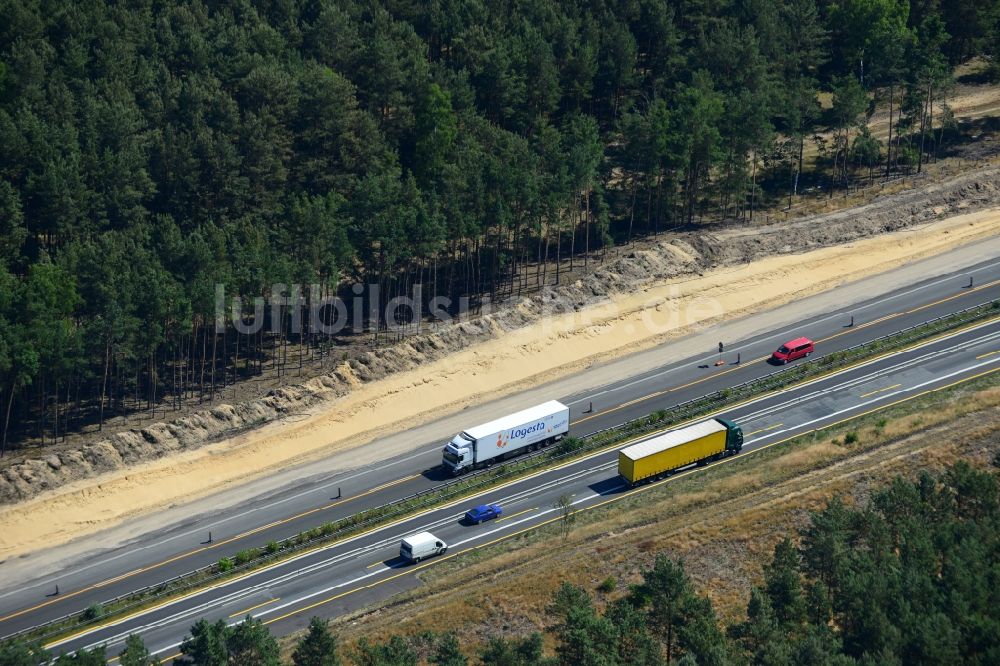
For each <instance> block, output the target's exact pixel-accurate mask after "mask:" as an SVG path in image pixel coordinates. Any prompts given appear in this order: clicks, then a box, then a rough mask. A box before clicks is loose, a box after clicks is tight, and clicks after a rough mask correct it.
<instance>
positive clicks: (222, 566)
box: [219, 557, 233, 573]
mask: <svg viewBox="0 0 1000 666" xmlns="http://www.w3.org/2000/svg"><path fill="white" fill-rule="evenodd" d="M232 568H233V561H232V560H231V559H229V558H228V557H223V558H220V559H219V571H221V572H223V573H225V572H227V571H230V570H231V569H232Z"/></svg>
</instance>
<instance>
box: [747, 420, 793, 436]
mask: <svg viewBox="0 0 1000 666" xmlns="http://www.w3.org/2000/svg"><path fill="white" fill-rule="evenodd" d="M783 425H785V424H784V423H775V424H774V425H773V426H767V427H766V428H761V429H760V430H754V431H753V432H748V433H747V437H752V436H753V435H757V434H759V433H762V432H767V431H768V430H774V429H775V428H780V427H781V426H783Z"/></svg>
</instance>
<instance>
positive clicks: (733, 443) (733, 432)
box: [716, 418, 743, 456]
mask: <svg viewBox="0 0 1000 666" xmlns="http://www.w3.org/2000/svg"><path fill="white" fill-rule="evenodd" d="M716 421H718V422H719V423H721V424H722V425H724V426H726V452H725V455H727V456H735V455H736V454H737V453H739V452H740V451H741V450H742V449H743V428H741V427H739V426H738V425H736V423H734V422H733V421H730V420H728V419H718V418H717V419H716Z"/></svg>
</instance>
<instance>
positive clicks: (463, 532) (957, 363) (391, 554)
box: [52, 321, 1000, 658]
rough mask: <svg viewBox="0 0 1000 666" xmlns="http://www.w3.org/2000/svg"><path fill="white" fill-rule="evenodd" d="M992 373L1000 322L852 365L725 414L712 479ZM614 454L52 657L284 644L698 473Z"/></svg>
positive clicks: (208, 594) (308, 557)
mask: <svg viewBox="0 0 1000 666" xmlns="http://www.w3.org/2000/svg"><path fill="white" fill-rule="evenodd" d="M997 370H1000V322H996V321H995V322H990V323H988V324H981V325H978V326H975V327H972V328H970V329H968V330H965V331H963V332H960V333H956V334H951V335H948V336H946V337H944V338H942V339H939V340H937V341H934V342H932V343H928V344H924V345H920V346H918V347H915V348H912V349H909V350H906V351H903V352H897V353H893V354H890V355H887V356H885V357H883V358H880V359H877V360H874V361H870V362H865V363H859V364H857V365H856V366H853V367H851V368H849V369H845V370H843V371H841V372H838V373H836V374H833V375H829V376H826V377H823V378H819V379H816V380H812V381H809V382H806V383H804V384H802V385H800V386H797V387H795V388H793V389H791V390H787V391H783V392H780V393H776V394H774V395H770V396H765V397H762V398H758V399H754V400H751V401H748V402H747V403H745V404H743V405H740V406H737V407H733V408H731V409H727V410H724V411H723V412H722V413H720V416H723V417H725V418H731V419H733V420H736V421H737V422H738V423H740V424H741V425H742V426H743V428H744V431H745V433H746V445H745V447H744V454H743V455H741V456H738V457H736V458H732V459H727V460H725V461H722V462H720V463H715V464H714V465H710V466H709V467H708V468H707V469H711V468H712V467H714V466H716V465H720V464H733V463H735V462H738V461H741V460H746V456H747V455H748V454H750V453H752V452H753V451H759V450H762V449H764V448H767V447H769V446H773V445H775V444H777V443H780V442H783V441H786V440H787V439H789V438H791V437H794V436H796V435H799V434H802V433H804V432H809V431H811V430H813V429H816V428H820V427H823V426H825V425H829V424H831V423H836V422H840V421H843V420H844V419H848V418H851V417H853V416H856V415H858V414H862V413H866V412H869V411H872V410H875V409H879V408H882V407H885V406H887V405H891V404H896V403H899V402H901V401H905V400H908V399H911V398H913V397H916V396H919V395H923V394H925V393H927V392H928V391H932V390H935V389H938V388H941V387H944V386H948V385H953V384H955V383H957V382H961V381H963V380H967V379H969V378H972V377H977V376H982V375H984V374H987V373H993V372H996V371H997ZM617 448H618V447H616V449H615V450H611V451H606V452H602V453H598V454H594V455H591V456H588V457H587V458H586V459H583V460H579V461H575V462H572V463H569V464H564V465H560V466H558V467H555V468H553V469H550V470H547V471H545V472H541V473H539V474H536V475H534V476H533V477H531V478H529V479H523V480H519V481H516V482H512V483H509V484H507V485H505V486H504V487H502V488H498V489H494V490H492V491H490V492H489V493H486V494H484V495H482V496H481V497H478V498H472V499H469V500H467V501H463V502H461V503H457V504H453V505H451V506H448V507H442V508H439V509H435V510H433V511H430V512H428V513H426V514H424V515H422V516H417V517H413V518H410V519H407V520H405V521H402V522H400V523H399V524H396V525H393V526H387V527H384V528H379V529H376V530H373V531H372V532H370V533H368V534H366V535H362V536H359V537H356V538H353V539H351V540H349V541H347V542H344V543H340V544H335V545H332V546H328V547H323V548H319V549H316V550H315V551H313V552H310V553H307V554H303V555H301V556H299V557H296V558H295V559H294V560H290V561H288V562H286V563H282V564H280V565H277V566H275V567H272V568H270V569H268V570H265V571H261V572H258V573H255V574H252V575H249V576H246V577H244V578H242V579H240V580H237V581H232V582H228V583H226V584H223V585H220V586H218V587H216V588H212V589H210V590H206V591H204V592H201V593H199V594H196V595H192V596H191V597H188V598H186V599H183V600H180V601H178V602H175V603H171V604H169V605H165V606H163V607H161V608H158V609H155V610H152V611H149V612H147V613H144V614H142V615H140V616H136V617H133V618H130V619H127V620H124V621H121V622H116V623H114V624H113V625H109V626H106V627H102V628H98V629H95V630H88V631H87V632H85V633H83V634H81V635H79V636H77V637H75V638H72V639H69V640H66V641H64V642H61V643H59V644H56V645H53V646H52V648H54V649H56V650H73V649H79V648H80V647H83V646H92V645H96V644H100V643H105V642H106V643H107V644H108V646H109V654H112V655H113V654H116V653H117V651H118V650H120V648H121V644H122V641H123V640H124V637H125V636H126V635H127V634H128V633H129V632H139V633H141V634H142V635H143V636H144V638H145V640H146V642H147V645H148V646H150V648H151V649H153V650H154V651H155V652H156V653H157V655H158V656H159V657H160V658H167V657H171V656H172V655H174V654H175V653H176V649H177V646H178V645H179V643H180V641H181V640H182V638H183V636H184V634H185V632H186V631H187V629H188V628H189V627H190V625H191V624H193V623H194V622H195V621H196V620H197V619H198V618H200V617H206V618H208V619H210V620H215V619H220V618H221V619H225V620H227V621H229V622H237V621H239V620H240V619H242V618H243V617H245V616H246V615H248V614H250V615H253V616H254V617H258V618H260V619H261V620H263V621H264V622H266V623H268V624H269V625H270V627H271V629H272V631H274V632H275V633H277V634H285V633H289V632H291V631H293V630H295V629H298V628H301V627H303V626H305V624H306V623H307V622H308V619H309V617H311V616H312V615H321V616H325V617H334V616H337V615H340V614H342V613H345V612H349V611H352V610H357V609H358V608H361V607H364V606H365V605H367V604H370V603H372V602H374V601H377V600H379V599H384V598H386V597H388V596H391V595H392V594H394V593H396V592H398V591H400V590H402V589H408V588H411V587H413V586H414V585H417V584H418V583H417V581H416V579H415V577H414V574H415V573H417V572H419V571H421V570H423V569H425V568H427V567H432V566H437V565H439V564H440V563H442V562H447V561H452V560H454V559H456V558H460V557H461V556H462V555H463V554H464V553H467V552H469V551H470V550H474V549H478V548H482V547H483V546H485V545H489V544H492V543H495V542H497V541H498V540H504V539H510V538H512V537H515V536H516V535H517V534H519V533H521V532H523V531H525V530H528V529H533V528H537V527H538V526H540V525H544V524H546V523H550V522H553V521H556V520H559V519H560V512H559V510H558V509H557V508H555V506H554V505H555V503H556V500H557V499H558V497H560V496H561V495H564V494H569V495H572V501H573V503H574V506H575V507H576V509H578V510H585V509H589V508H594V507H597V506H602V505H608V504H613V503H614V502H616V501H618V500H619V499H621V498H622V497H626V496H629V495H630V494H631V493H635V492H639V493H646V492H657V490H656V489H657V488H659V487H662V485H663V483H669V482H670V480H671V479H676V478H682V477H683V476H686V475H688V474H697V473H701V470H702V469H705V468H690V469H689V470H687V471H684V472H681V473H679V474H677V475H675V476H674V477H671V479H668V480H667V481H665V482H662V483H659V484H650V485H647V486H642V487H640V488H639V489H636V490H631V489H629V488H627V487H626V485H625V484H624V483H623V481H622V480H621V479H620V477H618V476H617V471H616V450H617ZM706 482H710V478H706ZM480 501H498V502H501V503H502V504H503V506H504V511H505V518H503V519H501V520H499V521H494V522H492V523H486V524H484V525H480V526H466V525H462V524H460V523H459V518H460V517H461V515H462V512H463V511H464V509H465V508H466V507H467V506H468V505H471V504H475V503H478V502H480ZM425 529H428V530H431V531H433V532H434V533H435V535H437V536H438V537H440V538H443V539H444V540H445V541H447V542H448V543H449V545H450V548H449V553H448V554H447V555H446V556H444V557H440V558H435V559H432V560H428V561H426V562H424V563H421V564H419V565H416V566H413V565H406V564H404V563H403V562H401V561H400V560H399V558H398V557H397V552H398V542H399V539H400V538H401V537H402V536H405V535H406V534H411V533H414V532H417V531H421V530H425Z"/></svg>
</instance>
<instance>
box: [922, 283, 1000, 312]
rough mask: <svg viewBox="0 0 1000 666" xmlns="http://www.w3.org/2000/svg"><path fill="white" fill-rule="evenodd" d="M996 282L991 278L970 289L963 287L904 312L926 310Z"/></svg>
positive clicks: (988, 286)
mask: <svg viewBox="0 0 1000 666" xmlns="http://www.w3.org/2000/svg"><path fill="white" fill-rule="evenodd" d="M997 284H1000V280H993V281H992V282H987V283H985V284H981V285H979V286H978V287H974V288H972V289H963V290H962V291H960V292H958V293H957V294H955V295H954V296H948V297H947V298H942V299H941V300H940V301H935V302H934V303H928V304H927V305H921V306H918V307H915V308H913V309H912V310H907V311H906V314H913V313H914V312H920V311H921V310H926V309H927V308H929V307H931V306H932V305H938V304H940V303H944V302H945V301H950V300H953V299H956V298H958V297H959V296H962V295H964V294H971V293H972V292H974V291H980V290H982V289H988V288H990V287H992V286H994V285H997Z"/></svg>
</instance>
